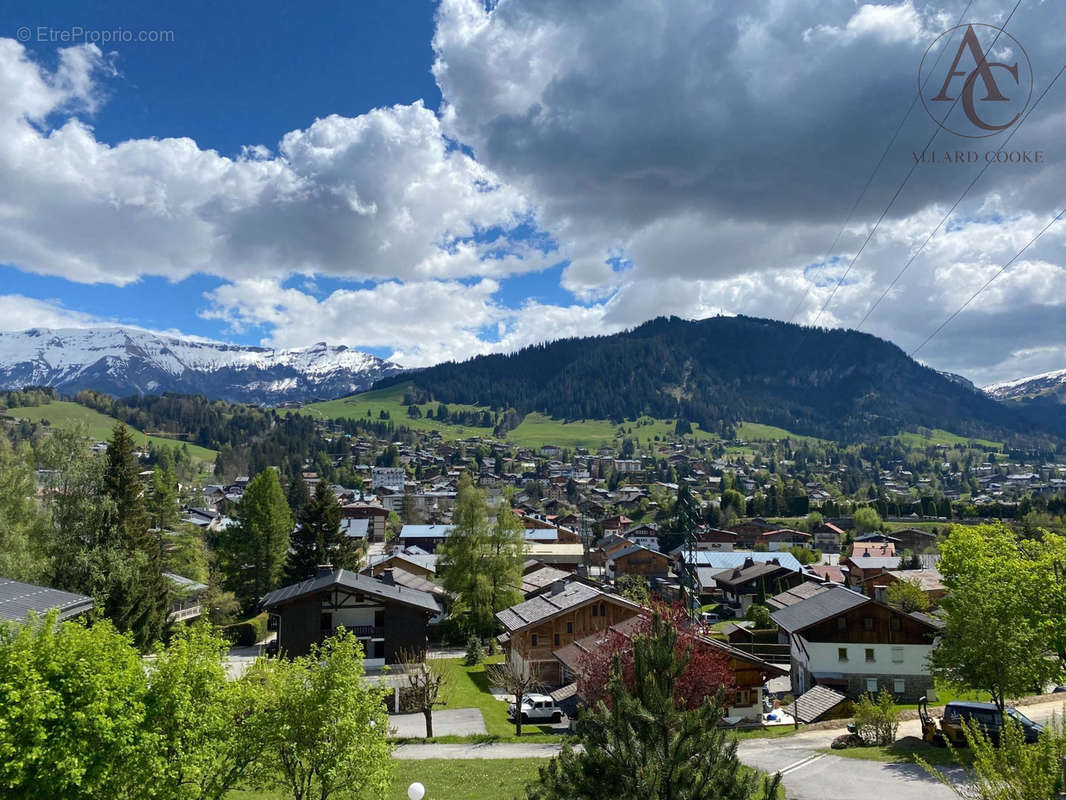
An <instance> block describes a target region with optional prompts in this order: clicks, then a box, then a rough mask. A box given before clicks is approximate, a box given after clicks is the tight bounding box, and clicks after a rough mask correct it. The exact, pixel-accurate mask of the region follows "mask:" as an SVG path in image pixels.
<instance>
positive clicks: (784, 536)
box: [758, 528, 811, 552]
mask: <svg viewBox="0 0 1066 800" xmlns="http://www.w3.org/2000/svg"><path fill="white" fill-rule="evenodd" d="M758 543H759V544H760V545H762V546H763V547H765V548H766V549H767V550H770V551H774V552H776V551H778V550H791V549H792V548H793V547H807V548H809V547H810V546H811V535H810V534H809V533H804V532H803V531H794V530H791V529H790V528H782V529H780V530H776V531H767V532H766V533H762V534H759V538H758Z"/></svg>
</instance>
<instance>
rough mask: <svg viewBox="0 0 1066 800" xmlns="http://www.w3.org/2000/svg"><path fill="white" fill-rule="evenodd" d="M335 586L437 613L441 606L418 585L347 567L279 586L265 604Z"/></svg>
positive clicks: (268, 605) (276, 603) (268, 596)
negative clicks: (393, 581)
mask: <svg viewBox="0 0 1066 800" xmlns="http://www.w3.org/2000/svg"><path fill="white" fill-rule="evenodd" d="M335 586H339V587H341V588H344V589H350V590H351V591H354V592H362V593H363V594H368V595H371V596H372V597H380V598H381V599H383V600H390V601H392V602H395V603H402V604H403V605H407V606H412V607H414V608H418V609H421V610H423V611H429V612H431V613H433V614H436V613H438V612H439V611H440V606H438V605H437V601H436V599H435V598H434V597H433V595H431V594H427V593H426V592H421V591H418V590H417V589H409V588H407V587H406V586H398V585H394V586H389V585H388V584H386V583H382V582H381V581H379V580H377V579H375V578H371V577H370V576H369V575H360V574H359V573H358V572H351V571H349V570H346V569H338V570H336V571H334V572H330V573H327V574H325V575H318V576H315V577H314V578H308V579H307V580H305V581H300V583H294V584H292V585H290V586H283V587H282V588H280V589H275V590H274V591H272V592H268V593H267V594H266V595H265V596H264V597H263V600H262V603H261V605H262V607H263V608H272V607H274V606H279V605H282V604H284V603H287V602H289V601H290V600H295V599H296V598H298V597H306V596H307V595H310V594H315V593H317V592H321V591H323V590H326V589H332V588H333V587H335Z"/></svg>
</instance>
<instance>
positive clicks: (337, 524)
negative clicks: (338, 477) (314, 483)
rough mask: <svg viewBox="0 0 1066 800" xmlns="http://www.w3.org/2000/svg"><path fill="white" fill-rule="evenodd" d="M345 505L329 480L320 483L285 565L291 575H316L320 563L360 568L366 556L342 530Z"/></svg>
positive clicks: (304, 512)
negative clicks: (342, 512)
mask: <svg viewBox="0 0 1066 800" xmlns="http://www.w3.org/2000/svg"><path fill="white" fill-rule="evenodd" d="M340 528H341V506H340V503H338V502H337V498H336V497H335V496H334V494H333V492H331V491H330V490H329V488H328V487H327V486H326V484H325V483H324V482H323V483H320V484H318V488H317V489H315V496H314V497H313V498H312V499H311V500H310V501H308V502H307V503H305V504H304V506H303V508H302V510H301V511H300V515H299V524H298V525H297V527H296V530H295V531H293V534H292V546H291V549H290V551H289V557H288V561H287V563H286V566H285V574H286V576H287V578H288V579H289V580H291V581H293V582H296V581H302V580H304V579H305V578H308V577H310V576H311V575H314V573H315V568H316V567H317V566H318V565H319V564H332V565H333V566H334V567H336V568H338V569H357V568H358V567H359V563H360V561H361V559H362V552H361V550H360V547H359V545H358V543H357V542H356V541H355V540H353V539H349V538H348V537H347V536H345V535H344V534H342V533H341V529H340Z"/></svg>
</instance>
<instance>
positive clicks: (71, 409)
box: [7, 400, 218, 463]
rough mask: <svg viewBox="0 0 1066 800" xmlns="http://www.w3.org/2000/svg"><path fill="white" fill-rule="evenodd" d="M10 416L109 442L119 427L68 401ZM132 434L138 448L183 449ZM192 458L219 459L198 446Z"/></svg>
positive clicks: (139, 433)
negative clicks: (146, 445)
mask: <svg viewBox="0 0 1066 800" xmlns="http://www.w3.org/2000/svg"><path fill="white" fill-rule="evenodd" d="M7 416H9V417H12V418H14V419H26V420H29V421H30V422H41V421H42V420H48V422H49V424H50V425H52V426H54V427H56V428H61V429H72V428H75V427H77V426H79V425H82V426H84V427H85V429H86V430H87V432H88V434H89V436H91V437H92V438H94V439H98V440H100V441H106V440H108V439H110V438H111V430H112V428H114V427H115V425H117V424H118V420H117V419H115V418H114V417H110V416H108V415H107V414H101V413H100V412H99V411H96V410H95V409H92V408H87V407H86V406H83V405H79V404H78V403H72V402H68V401H66V400H53V401H52V402H50V403H46V404H45V405H43V406H27V407H24V408H12V409H9V410H8V412H7ZM127 427H129V426H127ZM129 430H130V433H131V434H132V435H133V439H134V441H135V442H136V443H137V444H139V445H140V444H144V442H145V441H146V440H147V441H148V442H150V443H151V444H152V446H154V447H158V446H160V445H166V446H168V447H170V446H174V445H179V446H180V445H181V444H182V441H181V440H180V439H168V438H166V437H163V436H145V435H144V433H143V432H142V431H139V430H137V429H136V428H130V429H129ZM189 455H191V456H192V457H193V458H194V459H199V460H200V461H204V462H208V463H210V462H214V460H215V456H217V455H218V451H216V450H209V449H207V448H206V447H200V446H199V445H195V444H189Z"/></svg>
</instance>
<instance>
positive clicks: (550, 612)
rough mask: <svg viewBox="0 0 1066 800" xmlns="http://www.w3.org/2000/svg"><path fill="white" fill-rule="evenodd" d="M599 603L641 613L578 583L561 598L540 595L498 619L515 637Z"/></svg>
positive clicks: (499, 614) (626, 602)
mask: <svg viewBox="0 0 1066 800" xmlns="http://www.w3.org/2000/svg"><path fill="white" fill-rule="evenodd" d="M599 600H604V601H609V602H611V603H614V604H615V605H624V606H628V607H630V608H632V609H633V610H634V611H639V610H640V606H639V605H637V604H636V603H633V602H631V601H629V600H626V599H625V598H624V597H620V596H618V595H615V594H607V593H606V592H603V591H600V590H599V589H596V588H594V587H592V586H588V585H587V584H584V583H580V582H575V583H570V584H567V586H566V587H565V588H564V589H563V591H561V592H559V593H558V594H551V593H547V594H541V595H537V596H536V597H533V598H531V599H529V600H526V601H525V602H524V603H518V604H517V605H513V606H511V607H510V608H505V609H504V610H503V611H498V612H496V619H498V620H499V621H500V623H501V624H502V625H503V627H504V628H506V629H507V631H509V632H510V633H515V632H517V631H520V630H523V629H524V628H528V627H529V626H531V625H536V624H539V623H541V622H543V621H544V620H547V619H550V618H551V617H554V616H555V615H556V614H561V613H563V612H564V611H569V610H570V609H573V608H578V607H579V606H583V605H586V604H587V603H591V602H594V601H599Z"/></svg>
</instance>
